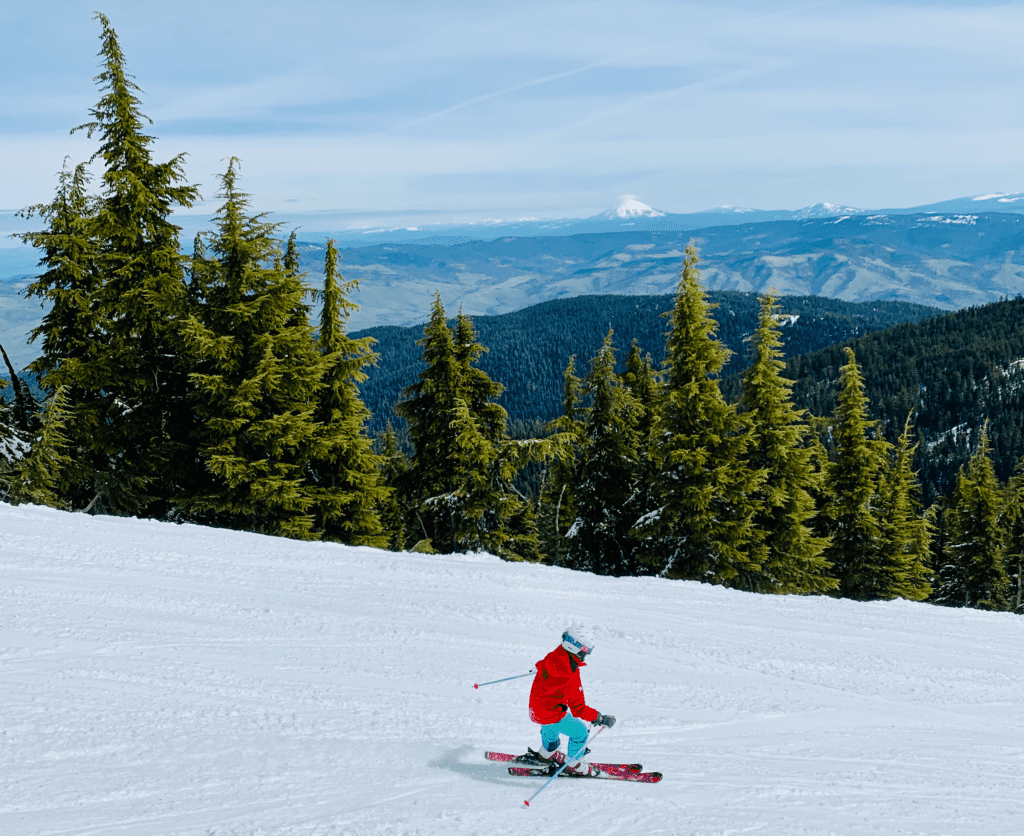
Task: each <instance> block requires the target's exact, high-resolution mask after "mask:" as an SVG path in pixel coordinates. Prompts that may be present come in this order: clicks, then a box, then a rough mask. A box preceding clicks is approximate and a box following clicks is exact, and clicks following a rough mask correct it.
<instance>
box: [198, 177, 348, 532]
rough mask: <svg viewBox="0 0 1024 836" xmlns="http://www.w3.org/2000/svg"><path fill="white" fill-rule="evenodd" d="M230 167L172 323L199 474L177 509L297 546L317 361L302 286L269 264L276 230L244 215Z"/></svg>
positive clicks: (307, 523) (244, 201)
mask: <svg viewBox="0 0 1024 836" xmlns="http://www.w3.org/2000/svg"><path fill="white" fill-rule="evenodd" d="M236 167H237V160H234V159H232V160H231V162H230V164H229V165H228V169H227V172H226V173H225V174H224V175H223V176H222V177H221V184H222V188H221V192H220V196H221V197H222V198H223V200H224V204H223V206H222V207H221V208H220V209H219V211H218V212H217V215H216V231H215V232H214V233H213V234H212V236H211V237H210V238H209V244H208V249H209V257H207V258H203V259H202V260H200V259H199V258H198V257H197V258H196V259H195V260H194V262H193V283H198V284H197V287H196V289H195V291H194V292H195V294H196V296H197V297H198V298H199V301H200V304H199V305H198V308H197V310H196V312H195V313H193V314H191V315H190V316H189V317H188V318H187V320H186V321H185V322H184V323H183V325H182V340H183V343H184V346H185V350H186V352H187V360H188V363H189V367H190V368H192V369H194V371H193V372H192V374H191V375H190V380H191V383H192V389H191V392H190V402H191V407H192V410H193V412H194V414H195V418H196V422H197V426H196V428H195V432H194V438H193V443H194V444H195V446H196V449H197V450H198V455H199V459H200V461H201V462H202V465H203V467H204V469H205V473H204V474H203V478H201V479H200V480H199V484H197V485H195V486H192V487H191V489H190V490H189V491H188V492H185V493H183V494H182V495H181V496H180V497H179V503H180V506H181V508H182V510H183V512H184V513H185V514H186V515H187V516H188V517H189V518H192V519H196V520H197V521H200V522H205V523H209V524H214V525H223V526H226V527H230V528H237V529H242V530H246V531H256V532H261V533H265V534H277V535H284V536H288V537H297V538H306V539H308V538H312V537H314V536H315V534H314V532H313V522H314V521H313V514H312V506H313V503H314V499H313V497H312V496H311V495H310V491H309V489H308V486H307V485H306V484H305V480H304V477H305V471H306V466H307V456H308V451H309V449H310V447H311V446H312V445H313V443H314V438H315V436H316V433H317V425H316V424H315V422H314V411H315V409H316V406H317V399H318V396H319V393H320V389H321V386H322V382H321V381H322V379H323V376H324V370H325V362H324V359H323V358H322V357H321V355H320V354H319V352H318V351H317V349H316V344H315V341H314V338H313V330H312V328H311V326H310V324H309V322H308V309H307V307H306V304H305V302H304V301H303V298H304V296H305V293H306V288H305V287H304V286H303V284H302V282H301V280H300V279H299V277H298V276H294V275H289V274H288V273H287V272H285V270H284V268H283V266H282V264H281V258H280V251H279V249H278V244H277V241H276V240H275V239H274V237H273V235H274V232H275V229H276V225H275V224H272V223H268V222H267V221H266V220H265V219H264V218H265V215H263V214H258V215H252V214H249V211H248V208H249V197H248V195H246V194H245V193H244V192H242V191H241V190H240V189H239V188H238V185H237V170H236ZM335 359H337V358H335Z"/></svg>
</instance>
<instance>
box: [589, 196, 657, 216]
mask: <svg viewBox="0 0 1024 836" xmlns="http://www.w3.org/2000/svg"><path fill="white" fill-rule="evenodd" d="M664 214H665V213H664V212H661V211H659V210H657V209H654V208H652V207H650V206H648V205H647V204H646V203H643V202H642V201H640V200H637V199H636V195H631V194H627V195H623V196H622V200H621V202H620V203H619V205H618V208H616V209H609V210H608V211H607V212H602V213H601V215H600V216H599V217H602V218H620V219H626V220H628V219H631V218H660V217H662V216H663V215H664Z"/></svg>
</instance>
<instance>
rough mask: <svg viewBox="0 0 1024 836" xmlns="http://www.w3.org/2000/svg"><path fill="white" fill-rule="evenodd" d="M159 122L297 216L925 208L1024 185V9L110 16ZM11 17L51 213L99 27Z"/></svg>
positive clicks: (194, 178) (116, 6)
mask: <svg viewBox="0 0 1024 836" xmlns="http://www.w3.org/2000/svg"><path fill="white" fill-rule="evenodd" d="M100 10H101V11H103V12H104V13H105V14H106V15H108V17H109V18H110V20H111V23H112V25H113V26H114V28H115V30H116V31H117V33H118V36H119V39H120V43H121V46H122V48H123V50H124V53H125V56H126V60H127V66H128V70H129V72H131V73H132V74H133V75H134V76H135V80H136V82H137V83H138V84H139V85H140V87H141V88H142V90H143V92H142V94H141V100H142V111H143V113H145V114H146V115H148V116H150V117H151V118H152V119H153V122H154V124H153V125H152V126H151V127H150V128H149V129H148V130H149V131H150V132H151V133H152V134H153V135H154V136H155V137H157V143H156V146H155V156H156V158H157V159H168V158H169V157H171V156H174V155H176V154H179V153H183V152H184V153H187V154H188V155H189V156H188V160H187V172H188V177H189V180H190V182H193V183H196V184H199V186H200V190H201V192H202V194H203V197H204V199H205V200H204V202H203V203H202V204H200V205H199V206H197V207H196V210H195V211H196V212H198V213H199V214H203V213H206V214H208V213H209V212H211V211H213V210H214V209H215V208H216V206H217V198H216V191H217V174H218V172H220V171H222V170H223V168H224V166H225V165H226V159H227V158H228V157H231V156H237V157H240V158H241V160H242V165H241V173H242V180H241V185H242V187H243V188H244V189H245V190H247V191H248V192H250V193H251V194H252V195H253V200H254V206H255V207H256V208H257V209H259V210H266V211H273V212H295V213H310V212H318V211H320V212H322V211H329V212H334V213H342V214H343V213H349V214H351V215H353V216H360V217H362V216H365V217H366V218H367V219H368V220H367V221H366V222H367V223H376V222H377V221H375V220H372V219H374V218H376V219H381V218H386V217H396V218H401V219H402V220H401V221H399V223H402V224H405V223H416V221H415V220H414V219H413V220H409V221H407V220H406V219H407V218H409V217H410V216H412V217H418V218H430V217H438V218H439V219H441V220H447V221H454V222H466V221H481V220H485V219H488V218H493V219H501V220H513V219H518V218H523V217H538V218H557V217H587V216H590V215H593V214H596V213H598V212H601V211H603V210H605V209H608V208H610V207H611V206H614V205H615V203H616V201H617V199H618V197H619V196H620V195H624V194H633V195H637V196H638V197H639V199H640V200H642V201H644V202H645V203H648V204H650V205H651V206H654V207H656V208H658V209H661V210H663V211H666V212H672V213H687V212H695V211H702V210H706V209H709V208H711V207H716V206H722V205H733V206H744V207H753V208H760V209H777V208H778V209H797V208H800V207H803V206H807V205H810V204H814V203H818V202H832V203H838V204H845V205H849V206H857V207H865V208H871V207H906V206H916V205H922V204H928V203H932V202H935V201H939V200H945V199H949V198H952V197H956V196H965V195H977V194H983V193H986V192H999V191H1002V192H1014V191H1019V190H1021V188H1024V183H1022V177H1021V172H1022V170H1024V125H1022V121H1024V117H1021V115H1020V111H1019V108H1017V107H1015V106H1014V104H1013V103H1014V102H1015V101H1016V97H1017V86H1018V83H1017V82H1018V78H1019V76H1020V65H1021V63H1022V62H1024V58H1022V57H1021V54H1020V50H1019V49H1018V47H1017V33H1018V32H1019V31H1021V24H1024V8H1020V7H1018V6H1015V5H1011V4H996V3H989V4H979V3H977V2H971V3H961V2H940V3H934V2H928V3H925V2H921V0H900V2H895V3H881V2H876V3H872V2H841V1H840V0H831V1H826V2H804V3H801V2H788V3H778V2H776V3H763V2H760V3H754V2H752V0H737V1H736V2H731V3H724V4H717V5H716V6H715V7H713V8H711V7H707V6H706V5H704V4H698V3H685V2H683V3H679V2H665V1H663V0H647V2H637V3H634V4H630V5H629V6H628V7H626V6H625V5H624V4H617V3H611V2H593V1H592V0H588V2H561V3H553V4H552V3H550V2H545V3H540V2H523V3H517V4H516V5H515V7H514V8H513V7H508V6H503V7H481V6H480V5H479V4H472V3H466V2H453V1H452V0H446V1H445V2H432V3H426V4H424V3H412V2H396V3H391V4H388V5H387V6H386V7H383V6H381V7H377V6H367V5H363V6H359V7H351V8H349V7H336V6H334V5H332V4H323V3H320V2H312V1H311V0H296V2H293V3H291V4H289V5H288V6H287V7H280V6H278V5H276V4H272V3H269V2H267V0H252V2H248V3H245V4H241V3H234V2H224V3H218V4H216V5H215V6H212V7H211V6H208V5H206V4H201V3H199V2H198V0H182V2H180V3H178V4H176V5H175V7H174V11H173V14H171V13H169V12H168V9H167V7H160V6H150V5H143V4H134V3H129V2H127V0H108V2H105V3H102V4H100ZM92 15H93V12H92V10H91V8H90V7H87V6H77V5H76V4H67V3H57V2H53V0H40V2H38V3H35V4H32V5H25V6H18V7H15V6H8V7H7V8H5V9H4V10H3V11H2V12H0V21H2V22H3V24H4V25H3V26H0V67H2V68H3V73H4V78H5V81H6V84H5V85H4V87H3V89H2V91H0V106H2V108H3V112H4V113H5V119H4V122H3V125H2V126H0V206H3V207H4V208H5V209H10V210H17V209H20V208H22V207H25V206H28V205H31V204H33V203H39V202H44V201H48V200H49V199H50V197H51V196H52V193H53V190H54V188H55V186H56V174H57V172H58V171H59V169H60V167H61V164H62V161H63V160H64V158H65V157H69V158H70V161H71V162H77V161H80V160H83V159H87V158H88V157H89V156H90V155H91V154H92V153H93V152H94V151H95V149H96V140H95V138H94V139H92V140H90V139H88V138H87V137H86V136H85V135H84V133H78V134H75V135H74V136H71V135H70V134H69V130H70V129H71V128H72V127H74V126H76V125H79V124H81V123H82V122H85V121H87V120H88V118H89V109H90V108H91V107H92V106H93V105H94V104H95V103H96V101H97V99H98V97H99V92H98V90H97V88H96V86H95V84H94V82H93V77H94V76H95V75H96V73H97V72H98V58H97V52H98V49H99V34H100V26H99V23H98V22H97V21H95V20H93V19H92Z"/></svg>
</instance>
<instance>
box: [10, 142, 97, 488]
mask: <svg viewBox="0 0 1024 836" xmlns="http://www.w3.org/2000/svg"><path fill="white" fill-rule="evenodd" d="M89 181H90V177H89V174H88V171H87V170H86V164H85V163H80V164H79V165H77V166H76V167H75V168H74V170H73V171H69V170H68V168H67V163H66V162H65V167H64V169H63V170H62V171H61V173H60V175H59V186H58V188H57V193H56V195H55V197H54V199H53V201H52V202H51V203H49V204H40V205H36V206H31V207H29V208H28V209H26V210H25V211H23V212H22V213H21V214H22V216H24V217H26V218H30V217H32V216H34V215H38V216H39V217H40V218H41V219H42V220H44V221H46V222H47V228H46V229H45V230H43V231H39V232H28V233H24V234H22V235H20V236H19V237H20V238H21V240H22V241H23V242H24V243H26V244H28V245H30V246H33V247H36V248H37V249H39V250H40V251H41V252H42V258H41V259H40V266H41V267H43V268H45V269H44V272H43V273H42V274H41V275H38V276H37V277H36V279H35V281H33V282H32V284H30V285H29V286H28V289H27V290H26V292H25V294H26V296H29V297H32V296H35V297H38V298H39V299H40V300H41V303H42V304H43V305H44V306H47V307H48V308H49V310H48V311H47V313H46V314H45V315H44V316H43V319H42V322H41V323H40V324H39V326H38V327H36V328H34V329H33V330H32V332H31V334H30V337H29V339H30V341H32V342H34V341H35V340H37V339H39V338H40V337H42V343H41V345H40V349H41V352H42V353H41V355H40V356H39V357H38V358H36V359H35V360H34V361H33V362H32V363H31V364H30V365H29V369H30V370H31V371H32V372H34V373H35V374H36V375H37V376H38V377H39V380H40V384H41V386H42V387H43V389H44V390H45V391H48V392H50V393H51V396H50V397H51V398H52V397H53V393H55V392H56V391H57V390H58V389H63V391H64V393H65V395H64V396H63V398H64V400H65V401H66V402H67V403H70V404H74V405H75V411H74V413H73V414H71V415H70V416H68V418H67V425H66V427H65V432H66V435H67V438H68V439H69V459H70V460H69V462H68V463H67V467H66V468H65V470H64V473H65V476H66V477H67V478H66V480H65V483H64V484H65V488H66V490H67V496H66V497H65V499H66V500H67V501H68V503H69V504H70V505H71V506H76V505H77V506H78V507H82V506H83V505H85V504H86V503H88V501H89V499H90V498H91V497H90V496H88V495H86V493H87V491H88V490H89V487H88V486H91V484H92V474H93V470H94V468H93V464H92V459H93V456H92V454H91V452H90V449H89V443H88V439H90V438H91V437H92V435H93V433H94V431H95V429H96V426H95V421H96V419H97V416H98V415H99V414H100V412H99V409H98V407H99V402H100V400H101V399H102V395H101V394H100V393H97V392H96V391H95V390H94V389H93V388H92V387H90V386H87V385H82V384H80V385H75V383H74V381H75V380H79V379H80V378H81V375H82V371H83V367H84V368H86V369H87V368H89V362H90V360H92V359H94V358H95V357H96V356H97V353H98V352H99V351H100V349H101V346H102V342H103V334H104V331H105V328H104V326H103V324H102V322H101V321H100V317H99V316H98V311H97V307H98V306H97V296H96V292H97V290H98V288H99V286H100V283H101V276H100V273H99V269H98V264H97V260H96V254H97V245H96V240H95V238H94V236H93V226H94V224H95V221H96V212H97V200H96V199H95V198H94V197H91V196H90V195H89V194H88V185H89ZM71 439H74V440H75V442H73V443H72V442H71ZM82 486H87V490H86V491H83V490H82ZM94 493H95V491H94V490H93V494H94Z"/></svg>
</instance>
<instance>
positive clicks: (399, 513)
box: [377, 421, 409, 552]
mask: <svg viewBox="0 0 1024 836" xmlns="http://www.w3.org/2000/svg"><path fill="white" fill-rule="evenodd" d="M379 443H380V455H379V456H378V458H377V461H378V462H380V478H381V483H382V484H383V485H384V486H386V487H388V488H390V489H391V490H389V491H388V492H387V494H386V495H385V496H384V497H383V499H382V500H379V503H378V506H377V514H378V516H379V517H380V521H381V526H382V528H383V531H384V534H385V536H386V537H387V548H388V549H390V550H391V551H395V552H398V551H402V550H403V549H404V548H405V542H406V530H405V516H406V512H407V509H403V507H402V505H401V504H400V502H399V491H398V487H399V485H400V484H401V481H402V477H403V476H404V474H405V472H406V471H407V470H408V469H409V461H408V459H406V457H405V454H404V453H403V452H402V448H401V446H400V445H399V443H398V434H397V433H396V432H395V428H394V427H393V426H392V424H391V422H390V421H388V424H387V428H386V429H385V430H384V434H383V435H382V436H381V438H380V442H379Z"/></svg>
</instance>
